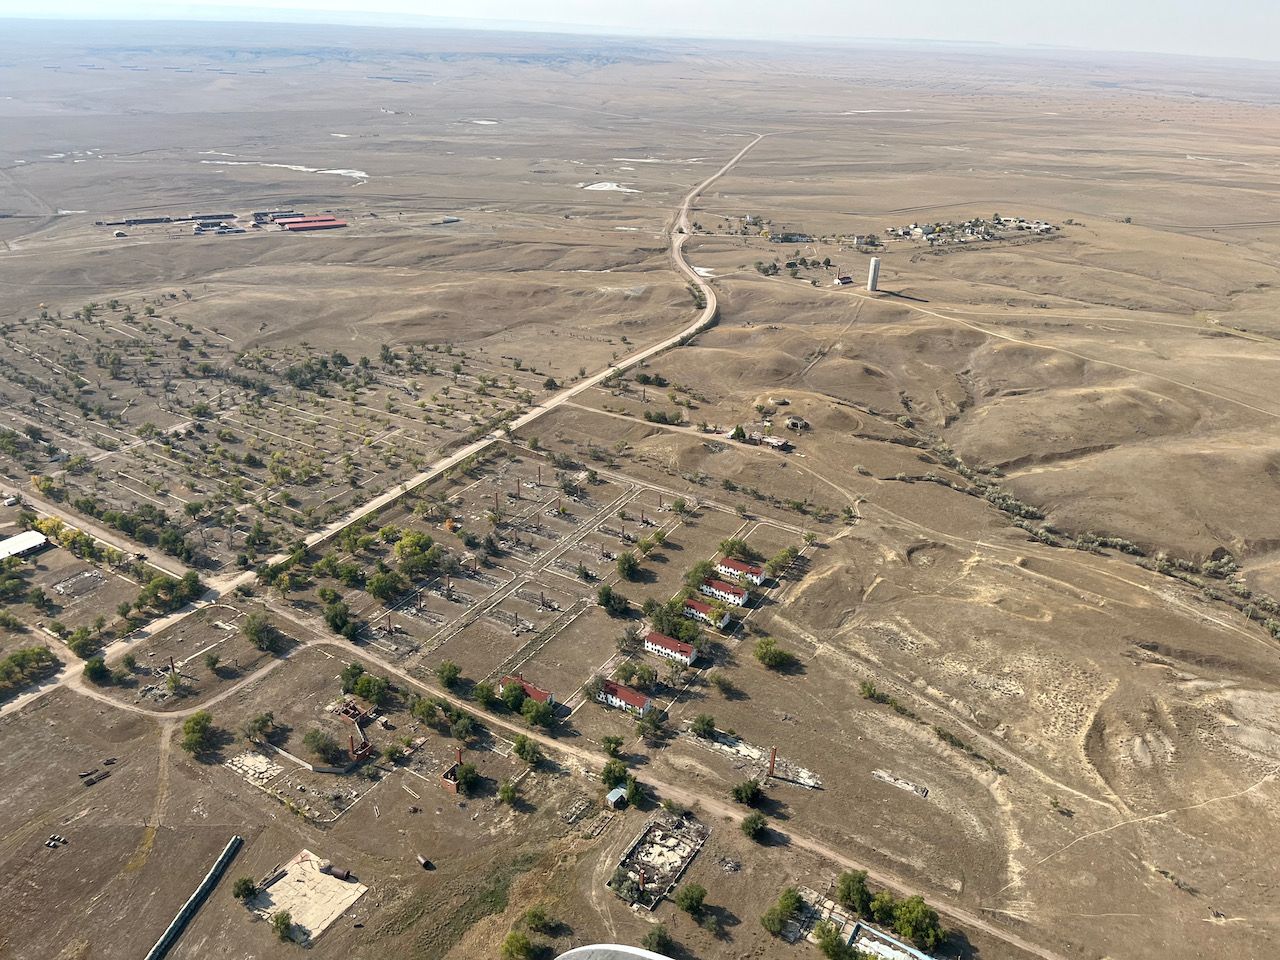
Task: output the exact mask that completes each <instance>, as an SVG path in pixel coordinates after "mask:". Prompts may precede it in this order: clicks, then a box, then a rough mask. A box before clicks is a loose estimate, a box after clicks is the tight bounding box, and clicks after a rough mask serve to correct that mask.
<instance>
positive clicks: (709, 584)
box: [698, 580, 751, 607]
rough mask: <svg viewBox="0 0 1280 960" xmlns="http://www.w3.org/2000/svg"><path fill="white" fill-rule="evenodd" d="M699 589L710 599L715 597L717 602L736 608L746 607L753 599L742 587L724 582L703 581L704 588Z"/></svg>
mask: <svg viewBox="0 0 1280 960" xmlns="http://www.w3.org/2000/svg"><path fill="white" fill-rule="evenodd" d="M698 589H699V590H700V591H702V593H704V594H706V595H707V596H708V597H715V598H716V599H717V600H720V601H723V602H724V603H730V604H733V606H735V607H745V606H746V605H747V601H749V600H750V599H751V594H749V593H747V591H746V590H743V589H742V587H740V586H738V585H737V584H734V583H725V581H723V580H703V581H702V586H700V587H698Z"/></svg>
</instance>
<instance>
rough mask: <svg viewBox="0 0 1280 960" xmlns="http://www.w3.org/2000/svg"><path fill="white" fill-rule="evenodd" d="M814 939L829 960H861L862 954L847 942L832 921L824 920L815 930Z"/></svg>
mask: <svg viewBox="0 0 1280 960" xmlns="http://www.w3.org/2000/svg"><path fill="white" fill-rule="evenodd" d="M813 938H814V939H815V940H816V941H817V942H818V949H819V950H821V951H822V955H823V956H824V957H826V958H827V960H861V957H862V954H860V953H859V952H858V951H857V950H855V949H854V948H853V947H851V946H849V944H847V943H846V942H845V940H844V937H842V936H841V935H840V931H839V930H838V929H837V928H836V925H835V924H834V923H832V922H831V921H830V920H822V921H820V922H819V923H818V924H817V925H816V926H815V927H814V928H813Z"/></svg>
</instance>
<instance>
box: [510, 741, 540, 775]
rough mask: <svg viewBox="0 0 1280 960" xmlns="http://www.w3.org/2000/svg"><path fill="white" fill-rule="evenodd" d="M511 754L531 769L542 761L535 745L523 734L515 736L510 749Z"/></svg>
mask: <svg viewBox="0 0 1280 960" xmlns="http://www.w3.org/2000/svg"><path fill="white" fill-rule="evenodd" d="M511 752H512V753H514V754H515V755H516V756H517V757H519V758H520V759H521V760H523V761H524V762H525V763H527V764H529V766H531V767H532V766H534V765H535V764H537V763H538V762H539V761H540V760H541V759H542V751H541V750H540V749H539V748H538V745H537V743H535V742H534V741H533V740H531V739H529V738H528V737H526V736H525V735H524V734H523V733H520V734H516V739H515V743H514V744H513V745H512V747H511Z"/></svg>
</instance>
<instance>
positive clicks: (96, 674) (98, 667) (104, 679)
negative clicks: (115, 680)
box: [84, 657, 111, 686]
mask: <svg viewBox="0 0 1280 960" xmlns="http://www.w3.org/2000/svg"><path fill="white" fill-rule="evenodd" d="M84 677H85V679H86V680H88V681H89V682H90V683H93V684H96V685H98V686H102V685H103V684H105V683H108V682H109V681H110V680H111V671H110V670H108V669H107V665H106V663H105V662H104V661H103V659H102V658H101V657H90V658H89V659H88V660H86V661H85V662H84Z"/></svg>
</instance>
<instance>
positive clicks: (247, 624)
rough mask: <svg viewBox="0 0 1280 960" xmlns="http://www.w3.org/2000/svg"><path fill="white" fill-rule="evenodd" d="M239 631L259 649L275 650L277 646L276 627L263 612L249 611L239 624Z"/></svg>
mask: <svg viewBox="0 0 1280 960" xmlns="http://www.w3.org/2000/svg"><path fill="white" fill-rule="evenodd" d="M240 632H241V633H242V634H243V635H244V638H245V639H246V640H248V641H249V642H250V643H252V644H253V645H254V646H255V647H257V648H258V649H259V650H265V651H269V652H275V650H276V649H278V647H279V638H278V634H277V633H276V628H275V627H273V626H272V625H271V621H270V620H269V619H267V615H266V614H265V613H251V614H249V615H248V616H247V617H245V618H244V620H243V621H242V622H241V624H240Z"/></svg>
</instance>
